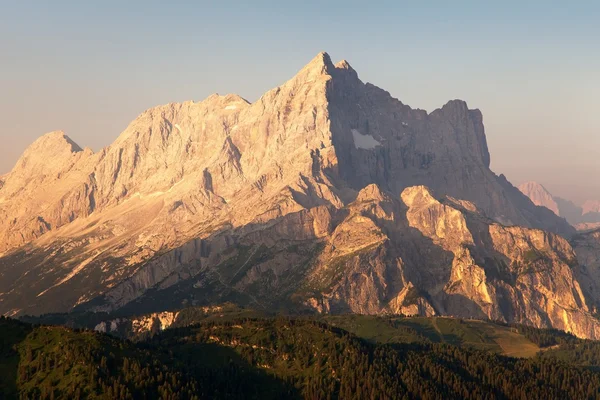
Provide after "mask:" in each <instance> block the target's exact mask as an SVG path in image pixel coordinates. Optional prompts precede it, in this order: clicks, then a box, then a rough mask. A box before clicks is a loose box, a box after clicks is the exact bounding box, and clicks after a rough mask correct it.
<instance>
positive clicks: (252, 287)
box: [0, 53, 600, 339]
mask: <svg viewBox="0 0 600 400" xmlns="http://www.w3.org/2000/svg"><path fill="white" fill-rule="evenodd" d="M555 211H556V210H555ZM225 302H231V303H235V304H238V305H241V306H248V307H251V308H253V309H255V310H269V311H270V312H272V311H281V312H285V313H297V314H300V313H312V314H334V315H335V314H370V315H379V314H404V315H420V316H424V317H433V316H435V317H439V316H455V317H461V318H477V319H489V320H495V321H500V322H503V323H511V324H512V323H516V324H522V325H529V326H533V327H537V328H555V329H559V330H564V331H567V332H570V333H572V334H573V335H575V336H578V337H580V338H590V339H600V320H598V318H597V314H596V313H597V308H598V305H599V304H600V231H591V232H576V230H575V229H574V228H573V227H572V226H571V225H570V224H569V223H568V222H567V221H566V220H565V219H563V218H561V217H559V216H558V215H556V214H555V213H554V212H552V211H551V210H549V209H548V208H546V207H542V206H536V205H535V204H534V203H533V202H532V201H531V200H530V199H529V198H528V197H527V196H525V195H524V194H523V193H521V191H520V190H519V189H517V188H515V187H514V186H513V185H512V184H511V183H510V182H508V181H507V179H506V178H505V177H504V176H502V175H500V176H497V175H495V174H494V173H493V172H492V171H491V170H490V154H489V152H488V147H487V143H486V136H485V133H484V126H483V116H482V114H481V112H480V111H479V110H471V109H469V108H468V107H467V105H466V104H465V102H463V101H460V100H453V101H450V102H448V103H447V104H446V105H444V106H443V107H442V108H440V109H437V110H435V111H433V112H431V113H427V112H425V111H422V110H417V109H412V108H410V107H409V106H407V105H405V104H403V103H401V102H400V101H399V100H397V99H394V98H393V97H391V96H390V94H389V93H387V92H386V91H384V90H382V89H380V88H378V87H376V86H373V85H371V84H369V83H363V82H362V81H361V80H360V79H359V77H358V74H357V72H356V71H354V70H353V69H352V67H351V66H350V65H349V64H348V63H347V62H346V61H341V62H339V63H337V64H333V63H332V62H331V60H330V57H329V56H328V55H327V54H326V53H320V54H318V55H317V56H316V57H315V58H314V59H313V60H312V61H310V62H309V63H308V64H307V65H306V66H305V67H304V68H302V69H301V70H300V71H299V72H298V73H297V74H296V75H295V76H294V77H293V78H292V79H290V80H289V81H287V82H286V83H284V84H283V85H281V86H279V87H277V88H275V89H272V90H270V91H268V92H267V93H265V94H264V95H263V96H262V97H261V98H260V99H259V100H257V101H256V102H254V103H251V104H250V103H248V102H247V101H246V100H244V99H243V98H241V97H239V96H236V95H226V96H219V95H212V96H210V97H208V98H207V99H206V100H204V101H201V102H193V101H190V102H185V103H181V104H167V105H164V106H159V107H155V108H151V109H149V110H147V111H145V112H143V113H142V114H141V115H140V116H139V117H138V118H137V119H135V120H134V121H133V122H132V123H131V124H130V125H129V126H128V127H127V128H126V129H125V131H124V132H123V133H122V134H121V135H120V136H119V137H118V139H117V140H116V141H115V142H114V143H113V144H112V145H110V146H108V147H107V148H105V149H103V150H101V151H99V152H97V153H94V152H92V151H91V150H89V149H82V148H81V147H79V146H78V145H77V144H75V143H74V142H73V141H72V140H71V139H69V138H68V137H67V136H66V135H65V134H64V133H62V132H52V133H49V134H47V135H45V136H43V137H41V138H40V139H38V140H37V141H36V142H35V143H33V144H32V145H31V146H30V147H29V148H28V149H27V150H26V151H25V153H24V154H23V155H22V156H21V158H20V160H19V161H18V162H17V164H16V165H15V167H14V168H13V169H12V171H11V172H10V173H8V174H6V175H4V176H1V177H0V313H1V314H4V315H6V316H13V317H14V316H16V317H21V316H24V315H33V316H36V315H41V314H47V313H68V312H77V313H80V312H103V313H115V314H122V315H125V314H127V315H134V314H135V315H141V314H144V313H160V312H164V311H169V310H177V309H182V308H185V307H188V306H205V305H206V306H207V305H211V304H222V303H225ZM28 329H29V328H28Z"/></svg>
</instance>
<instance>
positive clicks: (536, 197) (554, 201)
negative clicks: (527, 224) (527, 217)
mask: <svg viewBox="0 0 600 400" xmlns="http://www.w3.org/2000/svg"><path fill="white" fill-rule="evenodd" d="M519 190H520V191H521V192H523V194H524V195H526V196H527V197H529V198H530V199H531V201H532V202H533V203H534V204H536V205H538V206H542V207H546V208H548V209H549V210H551V211H552V212H554V213H555V214H556V215H558V216H561V217H563V218H565V219H566V220H567V221H568V222H569V223H570V224H571V225H573V226H574V227H576V228H577V230H590V229H594V228H597V227H599V226H600V203H599V202H595V201H587V202H585V204H584V205H583V207H579V206H577V205H576V204H574V203H573V202H571V201H569V200H565V199H561V198H560V197H556V196H553V195H552V194H551V193H550V192H548V191H547V190H546V188H545V187H543V186H542V185H540V184H539V183H537V182H527V183H523V184H522V185H520V186H519Z"/></svg>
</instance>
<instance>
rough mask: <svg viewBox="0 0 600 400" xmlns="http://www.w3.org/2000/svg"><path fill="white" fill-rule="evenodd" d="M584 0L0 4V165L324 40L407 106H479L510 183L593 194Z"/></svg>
mask: <svg viewBox="0 0 600 400" xmlns="http://www.w3.org/2000/svg"><path fill="white" fill-rule="evenodd" d="M488 3H494V4H488ZM522 3H526V4H522ZM599 3H600V2H597V1H589V2H586V1H579V2H574V4H568V2H565V1H560V2H559V1H529V2H523V1H521V2H516V1H514V2H512V1H510V2H509V1H503V2H487V1H453V2H447V1H437V2H436V1H429V2H416V1H414V0H413V1H410V2H400V1H393V2H392V1H389V2H378V1H310V0H309V1H294V2H288V1H269V2H267V1H244V2H241V1H204V2H201V1H194V2H192V1H190V2H182V1H173V2H168V3H167V2H158V1H58V0H54V1H42V0H40V1H25V0H24V1H5V0H1V1H0V6H1V11H0V53H1V54H2V57H1V58H0V73H1V74H0V121H1V122H2V127H1V128H0V143H1V144H2V145H1V147H0V173H4V172H7V171H9V170H10V168H12V165H13V164H14V162H15V161H16V159H17V158H18V156H19V155H20V154H21V152H22V151H23V150H24V149H25V147H26V146H27V145H28V144H29V143H31V142H32V141H33V140H34V139H35V138H36V137H38V136H40V135H42V134H43V133H45V132H48V131H52V130H58V129H62V130H64V131H66V132H67V134H68V135H69V136H71V138H73V139H74V140H75V141H76V142H78V143H79V144H80V145H81V146H82V147H85V146H89V147H91V148H92V149H94V150H98V149H100V148H101V147H103V146H106V145H108V144H110V143H111V142H112V141H113V140H114V139H115V138H116V137H117V136H118V134H119V133H120V132H121V131H122V130H123V129H124V128H125V127H126V126H127V124H128V123H129V122H130V121H131V120H132V119H133V118H135V117H136V115H137V114H139V113H140V112H141V111H143V110H144V109H146V108H149V107H152V106H154V105H158V104H164V103H169V102H173V101H185V100H201V99H203V98H205V97H206V96H208V95H209V94H211V93H215V92H218V93H221V94H224V93H238V94H240V95H241V96H243V97H245V98H247V99H249V100H251V101H252V100H255V99H257V98H258V97H260V95H261V94H262V93H263V92H265V91H267V90H268V89H270V88H272V87H274V86H277V85H278V84H281V83H282V82H284V81H285V80H286V79H288V78H289V77H291V76H292V75H294V74H295V72H296V71H297V70H298V69H300V68H301V67H302V66H303V65H304V64H305V63H306V62H308V61H309V60H310V59H311V58H312V57H314V56H315V55H316V54H317V53H318V52H319V51H321V50H325V51H327V52H329V54H330V55H331V56H332V58H333V59H334V61H337V60H339V59H342V58H343V59H347V60H348V61H349V62H350V63H351V64H352V66H353V67H354V68H355V69H356V70H357V71H358V73H359V76H360V77H361V79H362V80H363V81H369V82H372V83H374V84H376V85H377V86H380V87H382V88H384V89H386V90H388V91H389V92H390V93H391V94H392V95H393V96H394V97H397V98H399V99H400V100H402V101H403V102H404V103H407V104H409V105H411V106H412V107H415V108H423V109H426V110H428V111H431V110H433V109H435V108H437V107H440V106H441V105H443V104H444V103H445V102H446V101H447V100H449V99H454V98H461V99H464V100H466V101H467V102H468V104H469V106H470V107H471V108H480V109H481V110H482V111H483V114H484V123H485V124H486V130H487V135H488V141H489V145H490V150H491V152H492V160H493V161H492V169H494V171H496V172H497V173H504V174H506V175H507V176H508V177H509V179H511V180H512V181H513V183H515V184H518V183H520V182H521V181H524V180H537V181H540V182H542V183H544V184H545V185H546V186H547V187H548V188H549V189H551V190H552V191H554V192H556V193H557V194H559V195H562V196H565V197H570V198H572V199H574V200H578V201H580V200H583V199H584V198H591V197H595V198H600V183H599V180H598V175H599V174H600V5H599Z"/></svg>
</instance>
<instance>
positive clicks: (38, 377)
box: [0, 317, 600, 399]
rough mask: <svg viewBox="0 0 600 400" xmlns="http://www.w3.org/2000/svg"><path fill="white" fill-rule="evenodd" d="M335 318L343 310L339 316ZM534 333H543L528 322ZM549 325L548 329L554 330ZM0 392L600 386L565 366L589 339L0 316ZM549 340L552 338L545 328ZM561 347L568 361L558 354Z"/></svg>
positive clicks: (475, 395) (586, 356)
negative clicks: (461, 342) (51, 321)
mask: <svg viewBox="0 0 600 400" xmlns="http://www.w3.org/2000/svg"><path fill="white" fill-rule="evenodd" d="M338 322H339V321H338ZM528 334H529V336H531V337H532V338H535V337H541V336H540V335H539V334H537V336H536V334H535V332H533V331H532V332H529V333H528ZM553 334H554V333H550V334H549V335H553ZM0 337H1V338H2V339H1V340H2V341H1V348H0V356H1V358H0V368H1V372H2V373H1V374H0V385H1V386H0V388H1V391H2V395H3V398H8V399H10V398H19V397H21V398H34V399H53V398H54V399H59V398H69V399H71V398H73V399H76V398H102V399H155V398H156V399H158V398H165V399H195V398H228V399H231V398H257V399H265V398H273V399H275V398H305V399H321V398H322V399H337V398H343V399H365V398H374V399H412V398H423V399H449V398H456V399H459V398H460V399H463V398H465V399H521V398H577V399H585V398H589V399H593V398H597V397H598V396H599V395H600V392H599V389H600V374H599V373H597V372H595V371H594V369H593V368H589V367H583V366H578V365H571V364H573V363H576V362H577V360H588V361H589V362H588V365H592V364H593V362H595V360H597V359H598V358H597V357H596V358H595V356H594V355H595V354H597V353H598V352H597V350H596V349H597V348H599V346H597V345H596V344H595V342H589V341H579V340H577V339H574V338H569V337H567V338H566V339H565V338H563V339H557V340H564V341H565V343H566V344H567V345H568V346H572V348H573V353H572V355H571V354H570V353H569V350H568V349H570V348H571V347H566V348H565V349H563V348H562V347H561V353H560V354H552V351H553V350H548V351H546V352H544V353H543V355H540V356H536V357H532V358H529V359H521V358H510V357H505V356H501V355H497V354H494V353H492V352H488V351H480V350H475V349H472V348H468V347H458V346H455V345H452V344H449V343H433V342H431V341H429V340H427V339H426V338H425V339H424V340H422V341H421V342H418V341H412V342H411V343H402V342H401V341H400V340H397V341H396V342H394V343H388V344H381V343H377V342H375V341H368V340H365V339H362V338H359V337H357V336H355V335H353V334H351V333H348V332H347V331H345V330H343V329H341V328H338V327H332V326H331V325H328V324H326V323H323V322H321V321H315V320H311V319H307V318H304V319H290V318H283V317H281V318H258V319H255V318H240V319H233V320H223V321H219V320H206V321H204V322H201V323H198V324H195V325H192V326H187V327H181V328H173V329H167V330H165V331H164V332H162V333H160V334H157V335H154V336H153V337H152V338H149V339H147V340H144V341H141V342H138V343H133V342H130V341H124V340H120V339H117V338H114V337H111V336H108V335H106V334H100V333H96V332H91V331H85V330H71V329H67V328H63V327H51V326H33V325H29V324H26V323H22V322H18V321H14V320H10V319H4V318H3V319H2V320H0ZM545 340H548V339H545ZM558 356H560V357H561V358H563V360H565V361H566V362H565V361H561V360H558V359H557V357H558Z"/></svg>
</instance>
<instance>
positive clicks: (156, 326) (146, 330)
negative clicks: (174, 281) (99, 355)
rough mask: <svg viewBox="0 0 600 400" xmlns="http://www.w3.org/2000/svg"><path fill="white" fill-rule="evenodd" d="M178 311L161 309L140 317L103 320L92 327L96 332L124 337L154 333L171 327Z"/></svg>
mask: <svg viewBox="0 0 600 400" xmlns="http://www.w3.org/2000/svg"><path fill="white" fill-rule="evenodd" d="M178 314H179V312H176V311H175V312H172V311H163V312H159V313H151V314H148V315H144V316H141V317H132V318H117V319H113V320H110V321H103V322H100V323H99V324H97V325H96V326H95V327H94V330H95V331H96V332H103V333H110V334H113V335H116V336H123V337H126V338H134V337H139V336H141V335H144V334H155V333H158V332H160V331H164V330H165V329H167V328H169V327H171V325H173V323H174V322H175V320H176V319H177V315H178Z"/></svg>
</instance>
